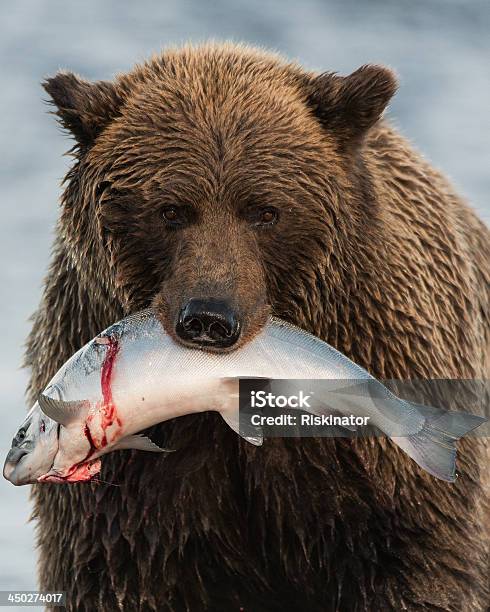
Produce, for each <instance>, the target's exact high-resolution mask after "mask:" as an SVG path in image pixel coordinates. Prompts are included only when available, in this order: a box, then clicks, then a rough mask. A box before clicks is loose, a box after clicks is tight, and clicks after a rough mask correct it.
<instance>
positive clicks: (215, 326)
mask: <svg viewBox="0 0 490 612" xmlns="http://www.w3.org/2000/svg"><path fill="white" fill-rule="evenodd" d="M45 87H46V89H47V91H48V93H49V94H50V95H51V97H52V99H53V102H54V103H55V104H56V106H57V108H58V110H57V114H58V116H59V117H60V119H61V122H62V124H63V125H64V126H65V127H66V128H68V129H69V130H70V131H71V133H72V134H73V135H74V137H75V138H76V141H77V146H76V149H75V155H76V164H75V166H74V168H73V170H72V172H71V174H70V177H69V182H68V187H67V189H66V192H65V194H64V197H63V204H64V206H63V213H62V217H61V223H62V225H63V231H64V235H65V239H66V240H67V241H68V242H69V244H70V249H71V251H72V252H73V253H76V254H77V255H76V256H75V262H79V263H78V264H77V265H79V267H80V273H81V276H82V277H85V278H87V281H88V283H87V284H89V285H90V286H93V284H94V283H97V282H98V283H101V284H102V285H103V286H104V287H105V289H106V291H108V292H109V293H110V294H111V295H114V296H115V297H116V299H117V300H118V301H120V303H121V304H122V305H123V308H124V310H125V311H126V312H128V311H134V310H136V309H138V308H142V307H145V306H147V305H149V304H153V306H154V307H155V308H156V311H157V312H158V313H159V316H160V317H161V320H162V322H163V325H164V327H165V329H166V330H167V332H168V333H170V334H171V335H173V336H174V337H175V338H176V339H177V340H179V341H181V342H183V343H185V344H191V345H195V344H198V345H199V346H201V347H205V348H208V349H210V350H215V349H217V350H231V349H233V348H236V347H238V346H240V344H241V343H243V342H246V341H248V340H249V339H250V338H251V337H252V336H254V335H255V334H256V333H257V332H258V331H259V330H260V329H261V327H262V326H263V325H264V323H265V321H266V319H267V315H268V314H269V313H270V312H271V310H272V312H274V313H275V314H277V315H279V316H282V317H283V318H286V319H289V320H292V321H293V322H296V323H298V322H301V323H302V324H303V325H306V326H307V327H310V328H312V329H315V324H316V323H317V321H316V320H315V312H318V309H317V308H316V306H314V305H315V304H317V303H318V301H319V300H321V299H325V296H328V294H329V292H332V291H341V286H342V273H343V270H346V269H348V268H349V267H351V266H352V265H354V264H353V260H354V259H355V261H356V262H357V265H358V262H359V252H358V249H357V247H358V244H359V242H361V241H365V240H366V239H367V234H368V233H369V232H367V231H366V227H373V226H374V224H373V221H372V219H371V220H370V223H366V222H365V220H364V216H365V215H369V216H370V217H372V215H373V210H372V209H370V205H371V204H372V203H371V202H370V201H369V200H370V199H371V195H370V193H369V187H368V181H367V180H366V176H365V174H366V173H365V172H363V167H362V155H361V154H360V152H361V150H362V142H363V138H364V136H365V134H366V132H367V131H368V130H369V128H370V127H371V126H372V125H373V124H374V123H375V122H376V121H377V120H378V118H379V117H380V115H381V113H382V111H383V110H384V108H385V106H386V104H387V103H388V101H389V99H390V97H391V96H392V94H393V93H394V91H395V87H396V83H395V79H394V77H393V75H392V74H391V73H390V72H389V71H388V70H386V69H384V68H380V67H374V66H366V67H363V68H361V69H359V70H358V71H356V72H355V73H353V74H352V75H350V76H349V77H339V76H336V75H334V74H324V75H314V74H311V73H307V72H305V71H304V70H302V69H300V68H299V67H298V66H296V65H293V64H284V63H281V62H280V61H279V60H278V59H275V58H274V57H272V56H271V55H269V54H267V55H265V54H264V55H261V54H260V53H258V52H250V54H249V55H246V54H244V53H243V52H238V51H237V48H236V47H233V48H227V47H226V46H225V47H223V46H206V47H203V48H201V49H199V50H198V51H197V52H196V50H192V51H191V50H189V49H184V50H180V51H169V52H166V53H165V54H164V55H162V56H160V57H156V58H154V59H153V60H152V61H150V62H149V63H147V64H145V65H143V66H142V67H138V68H136V69H135V70H134V71H133V72H132V73H130V74H128V75H125V76H123V77H120V78H119V79H117V80H116V81H115V82H114V83H106V82H99V83H89V82H86V81H83V80H81V79H79V78H77V77H75V76H74V75H72V74H69V73H61V74H59V75H57V76H56V77H54V78H53V79H50V80H48V81H47V82H46V84H45ZM319 128H320V129H319ZM354 251H355V257H354ZM94 253H95V254H96V256H95V257H94ZM93 262H97V263H96V265H95V267H94V263H93ZM312 262H314V265H313V266H312ZM90 266H92V267H91V268H90Z"/></svg>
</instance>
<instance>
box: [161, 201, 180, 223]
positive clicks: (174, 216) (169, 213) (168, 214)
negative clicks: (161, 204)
mask: <svg viewBox="0 0 490 612" xmlns="http://www.w3.org/2000/svg"><path fill="white" fill-rule="evenodd" d="M162 217H163V220H164V221H166V222H167V223H168V224H169V225H174V226H175V225H182V224H183V223H184V222H185V216H184V214H183V212H182V211H181V210H179V208H178V207H177V206H166V207H165V208H164V209H163V211H162Z"/></svg>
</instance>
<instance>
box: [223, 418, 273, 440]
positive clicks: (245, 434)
mask: <svg viewBox="0 0 490 612" xmlns="http://www.w3.org/2000/svg"><path fill="white" fill-rule="evenodd" d="M220 414H221V416H222V417H223V421H224V422H225V423H226V424H227V425H228V426H229V427H231V429H233V431H234V432H235V433H237V434H238V435H239V436H240V437H241V438H243V439H244V440H246V441H247V442H250V444H253V445H254V446H262V444H263V442H264V434H263V433H262V427H260V426H253V425H250V424H247V423H246V422H245V421H244V422H243V423H241V422H240V416H239V412H238V410H236V411H232V410H226V411H225V410H224V411H222V412H220Z"/></svg>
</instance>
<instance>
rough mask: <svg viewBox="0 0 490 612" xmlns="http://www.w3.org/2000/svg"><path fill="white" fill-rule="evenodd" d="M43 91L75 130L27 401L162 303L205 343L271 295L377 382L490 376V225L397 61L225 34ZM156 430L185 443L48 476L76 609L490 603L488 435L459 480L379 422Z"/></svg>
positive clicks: (63, 569) (258, 320)
mask: <svg viewBox="0 0 490 612" xmlns="http://www.w3.org/2000/svg"><path fill="white" fill-rule="evenodd" d="M45 88H46V90H47V92H48V93H49V95H50V97H51V99H52V102H53V103H54V105H55V107H56V114H57V115H58V117H59V119H60V121H61V123H62V125H63V126H64V127H65V128H66V129H67V130H69V132H70V133H71V134H72V135H73V137H74V138H75V141H76V144H75V147H74V149H73V150H72V153H73V158H74V163H73V166H72V168H71V169H70V171H69V172H68V175H67V177H66V180H65V189H64V193H63V196H62V201H61V214H60V219H59V223H58V226H57V232H56V238H55V243H54V250H53V259H52V263H51V267H50V269H49V273H48V276H47V278H46V285H45V290H44V296H43V299H42V302H41V305H40V307H39V310H38V311H37V314H36V317H35V321H34V325H33V330H32V333H31V335H30V338H29V342H28V350H27V364H28V365H29V366H30V367H31V368H32V378H31V384H30V394H31V398H34V397H35V396H36V394H37V393H39V391H40V390H41V389H42V388H43V387H44V386H45V385H46V383H47V381H48V380H49V378H50V377H51V376H52V375H53V374H54V372H55V371H56V370H57V369H58V368H59V367H60V366H61V364H62V363H63V362H64V361H65V360H66V359H67V358H68V357H69V356H70V355H71V354H72V353H73V352H74V351H76V350H77V349H78V348H79V347H80V346H82V345H83V344H84V343H85V342H87V341H88V340H89V339H90V338H91V337H93V336H94V335H95V334H96V333H97V332H99V331H100V330H102V329H103V328H104V327H106V326H107V325H109V324H110V323H112V322H113V321H115V320H117V319H119V318H121V317H122V316H124V315H125V314H127V313H130V312H133V311H137V310H139V309H141V308H143V307H146V306H148V305H153V306H154V307H155V309H156V310H157V312H158V314H159V316H160V317H161V320H162V322H163V325H164V326H165V329H166V330H167V332H168V333H170V334H172V335H173V336H174V337H175V338H176V340H177V341H179V342H183V343H185V344H188V345H191V346H202V345H203V344H204V340H205V339H206V342H207V343H208V344H207V345H206V348H208V349H209V350H215V351H225V350H226V351H229V350H234V349H236V348H238V347H240V345H242V344H243V343H245V342H247V340H248V339H250V338H251V337H252V336H253V335H254V334H256V333H257V332H258V331H259V330H260V328H261V326H263V324H264V322H265V321H266V319H267V316H268V314H269V313H273V314H275V315H278V316H279V317H282V318H284V319H286V320H288V321H291V322H293V323H295V324H297V325H299V326H301V327H302V328H304V329H306V330H309V331H311V332H313V333H314V334H316V335H318V336H319V337H321V338H324V339H325V340H326V341H328V342H329V343H331V344H332V345H334V346H335V347H337V348H338V349H340V350H341V351H342V352H344V353H345V354H346V355H348V356H349V357H350V358H352V359H353V360H354V361H356V362H357V363H358V364H360V365H361V366H363V367H365V368H366V369H367V370H369V371H370V372H371V373H372V374H373V375H375V376H376V377H380V378H383V379H434V378H448V379H459V378H465V379H482V378H485V376H486V377H487V378H488V373H489V365H490V331H489V328H490V326H489V323H490V241H489V238H490V233H489V230H488V228H487V227H486V226H484V225H483V223H481V222H480V221H479V220H478V219H477V217H476V216H475V214H474V213H473V212H472V211H471V210H470V209H469V208H468V207H467V206H466V204H465V203H464V202H463V201H462V200H461V199H460V198H459V197H458V196H457V195H456V194H455V193H454V191H453V190H452V188H451V186H450V185H449V184H448V182H447V181H446V180H445V179H444V178H443V177H442V176H441V175H440V174H439V173H438V172H437V171H435V170H434V169H433V168H432V167H431V166H430V165H429V164H428V163H427V162H426V161H424V160H423V159H422V158H421V157H420V156H419V155H418V154H417V153H415V152H414V151H413V149H412V148H411V147H410V146H409V144H408V143H407V141H406V140H405V139H404V138H403V137H402V136H400V135H399V134H398V133H397V132H396V131H395V130H394V129H393V128H391V127H390V126H389V125H388V124H387V123H386V122H385V121H383V120H382V119H381V116H382V114H383V111H384V109H385V107H386V105H387V104H388V102H389V100H390V98H391V97H392V96H393V94H394V92H395V89H396V80H395V77H394V75H393V74H392V72H391V71H390V70H388V69H386V68H383V67H380V66H370V65H368V66H363V67H362V68H359V69H358V70H356V71H355V72H353V73H352V74H351V75H349V76H339V75H337V74H335V73H324V74H316V73H313V72H309V71H306V70H304V69H303V68H301V67H300V66H299V65H297V64H295V63H288V62H286V61H284V60H282V59H281V58H279V57H277V56H275V55H273V54H270V53H266V52H263V51H260V50H255V49H253V48H249V47H246V46H235V45H231V44H223V45H221V44H210V45H203V46H197V47H192V46H188V47H184V48H181V49H169V50H166V51H164V52H163V53H162V54H160V55H157V56H155V57H153V58H152V59H150V60H149V61H148V62H146V63H144V64H143V65H140V66H136V67H135V68H134V69H133V70H132V71H131V72H129V73H128V74H123V75H120V76H118V77H117V78H116V79H115V80H114V82H105V81H104V82H95V83H91V82H88V81H86V80H83V79H81V78H79V77H77V76H75V75H73V74H71V73H67V72H62V73H59V74H58V75H56V76H55V77H53V78H50V79H48V80H47V81H46V83H45ZM189 313H190V315H191V318H192V320H194V321H197V325H194V328H192V326H191V329H189V327H188V326H185V325H184V326H182V325H181V323H182V320H183V319H184V320H185V318H186V316H187V315H189ZM203 330H204V331H203ZM151 433H152V437H153V439H155V441H156V442H160V443H165V445H166V446H168V447H170V448H174V449H176V452H174V453H171V454H168V455H165V456H161V457H160V456H159V457H156V456H155V455H150V454H148V455H147V454H144V453H140V452H138V451H131V452H129V451H123V452H116V453H113V454H111V455H109V456H106V457H105V458H104V461H103V470H102V475H101V480H102V481H103V482H98V483H90V484H76V485H71V486H68V485H67V486H59V485H43V486H37V487H35V488H34V489H33V497H34V502H35V517H36V518H37V529H38V543H39V549H40V587H41V588H42V589H49V590H54V591H57V590H66V591H67V594H68V603H67V609H68V610H77V611H81V610H87V611H90V612H93V611H94V610H103V611H111V610H125V611H126V610H127V611H131V612H132V611H136V610H138V611H152V610H158V612H162V611H165V610H168V611H170V610H172V611H184V610H189V611H192V612H194V611H201V610H212V611H238V610H245V611H247V612H262V611H263V612H274V611H281V612H284V611H296V610H301V611H304V610H308V611H311V612H316V611H318V612H320V611H321V612H325V611H330V610H342V611H344V610H345V611H356V610H375V611H377V610H434V611H435V610H450V611H456V610H457V611H460V610H472V611H476V610H478V611H482V610H485V609H486V608H487V606H488V604H489V601H490V599H489V583H488V568H489V565H488V552H489V551H488V539H487V538H488V527H489V521H488V516H489V514H488V497H486V496H485V483H484V475H485V474H486V475H488V465H487V464H486V463H485V452H486V446H485V440H484V439H482V438H468V439H464V440H463V441H462V442H461V443H460V445H459V461H458V473H459V478H458V479H457V481H456V482H455V483H454V484H448V483H446V482H441V481H438V480H436V479H435V478H433V477H432V476H429V475H428V474H426V473H425V472H423V471H422V470H421V469H420V468H419V467H418V466H417V465H415V464H414V463H413V462H412V461H411V460H410V459H408V458H407V457H406V456H405V455H404V454H403V453H402V452H400V451H399V450H398V449H397V448H396V447H395V446H394V445H393V444H392V443H391V442H390V441H388V440H386V439H381V438H376V439H357V440H351V439H346V438H338V439H327V438H321V439H320V438H308V439H274V440H268V441H267V442H266V443H265V445H264V446H263V447H262V448H254V447H252V446H250V445H248V444H247V443H246V442H245V441H243V440H241V439H240V438H239V437H238V436H237V435H236V434H235V433H233V432H232V431H231V430H229V429H228V428H227V426H226V425H225V424H224V423H223V422H221V419H220V418H219V417H217V416H216V415H214V414H211V413H207V414H204V415H193V416H188V417H183V418H179V419H176V420H174V421H172V422H168V423H165V424H163V425H160V426H158V427H156V428H154V430H153V431H152V432H151Z"/></svg>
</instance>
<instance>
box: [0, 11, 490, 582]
mask: <svg viewBox="0 0 490 612" xmlns="http://www.w3.org/2000/svg"><path fill="white" fill-rule="evenodd" d="M0 16H1V21H0V52H1V62H0V71H1V81H0V82H1V85H2V93H1V96H0V130H1V131H0V150H1V164H0V202H1V207H2V208H1V217H0V218H1V222H0V262H1V267H0V275H1V277H0V286H1V288H2V290H1V295H2V299H1V300H0V322H1V330H2V335H1V340H2V342H1V344H0V374H1V394H2V397H3V399H2V404H1V408H0V411H1V412H0V416H1V425H0V458H1V461H2V462H3V458H4V456H5V453H6V452H7V450H8V448H9V446H10V440H11V437H12V434H13V433H14V431H15V430H16V428H17V426H18V424H19V423H20V420H21V418H22V414H23V411H24V410H25V408H26V406H25V403H24V399H23V394H24V389H25V385H26V380H27V374H26V372H24V371H22V370H21V369H20V367H19V366H20V362H21V359H22V352H23V342H24V339H25V337H26V335H27V333H28V329H29V324H28V317H29V316H30V314H31V313H32V312H33V310H34V309H35V307H36V305H37V303H38V300H39V297H40V287H41V282H42V278H43V276H44V274H45V272H46V266H47V263H48V258H49V251H50V243H51V239H52V232H53V225H54V222H55V218H56V215H57V199H58V196H59V192H60V187H59V184H60V180H61V178H62V177H63V175H64V173H65V171H66V169H67V164H68V163H69V160H68V158H66V157H62V155H63V153H64V152H65V151H66V150H67V149H68V148H69V146H70V142H69V140H68V138H67V137H66V135H64V134H63V133H62V132H61V131H60V129H59V128H57V127H56V125H55V122H54V119H53V117H51V116H49V115H48V113H47V110H48V108H47V105H46V104H45V103H44V102H43V99H44V98H45V97H46V96H45V94H44V91H43V90H42V89H41V87H40V86H39V82H40V81H41V79H42V78H43V77H45V76H47V75H52V74H53V73H55V72H56V71H57V70H58V69H59V68H67V69H70V70H73V71H75V72H78V73H79V74H81V75H83V76H85V77H88V78H91V79H108V78H111V76H113V75H114V74H115V73H116V72H119V71H125V70H127V69H129V68H130V67H131V65H132V64H133V63H134V62H135V61H138V60H142V59H144V58H145V56H146V55H148V54H149V53H151V52H153V51H156V50H158V49H160V48H161V47H163V46H164V45H166V44H170V43H181V42H186V41H189V40H191V41H196V42H197V41H202V40H205V39H208V38H210V37H212V38H216V39H232V40H238V41H241V40H243V41H247V42H249V43H254V44H259V45H262V46H266V47H269V48H272V49H275V50H278V51H280V52H282V53H284V54H285V55H287V56H289V57H291V58H296V59H298V60H300V61H301V62H302V63H304V64H305V65H306V66H308V67H309V68H313V69H318V70H337V71H339V72H343V73H348V72H351V71H352V70H354V69H355V68H357V67H358V66H360V65H361V64H364V63H367V62H379V63H385V64H388V65H390V66H392V67H394V68H395V69H396V70H397V72H398V73H399V75H400V79H401V87H400V91H399V93H398V95H397V96H396V98H395V100H394V102H393V104H392V106H391V110H390V116H391V118H392V119H393V121H394V122H395V123H396V124H397V125H398V127H399V128H400V129H401V130H402V132H403V133H404V134H405V135H406V136H408V137H409V138H410V139H411V140H412V141H413V142H414V143H416V145H417V147H418V148H419V149H420V150H421V151H422V152H423V153H424V154H425V155H426V156H427V157H428V158H429V159H431V160H432V161H433V162H434V164H435V165H437V166H438V167H440V168H441V169H442V170H444V171H445V172H446V173H447V174H448V175H449V176H450V177H451V178H452V179H453V181H454V183H455V184H456V185H457V186H458V188H459V189H460V191H461V192H462V193H463V194H464V195H466V196H467V198H468V200H469V201H470V202H471V204H472V205H473V206H474V207H475V208H476V209H477V210H478V211H479V213H480V215H481V216H482V217H483V218H484V219H485V220H486V221H487V222H489V223H490V203H489V199H488V198H489V194H490V174H489V168H490V145H489V135H490V132H489V128H490V123H489V122H490V120H489V117H490V113H489V99H490V72H489V69H488V66H489V60H490V37H489V31H490V3H489V2H488V0H471V2H468V0H410V1H409V0H370V1H369V2H363V1H362V0H358V1H354V0H335V1H333V0H331V1H330V0H302V1H301V2H297V1H296V0H273V1H269V2H266V1H259V0H249V1H248V2H233V1H231V0H214V1H209V2H200V1H199V0H169V1H157V0H138V2H121V1H120V0H104V1H103V2H100V1H97V0H85V1H84V2H66V0H63V1H62V0H20V1H19V2H3V3H2V4H1V6H0ZM29 512H30V509H29V502H28V489H27V488H14V487H13V486H12V485H10V484H9V483H7V482H6V481H4V480H3V479H1V478H0V590H2V589H4V590H5V589H34V588H35V585H36V578H35V565H36V553H35V550H34V534H33V526H32V523H28V522H27V521H28V516H29Z"/></svg>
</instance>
